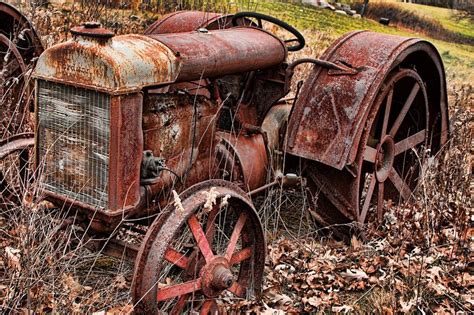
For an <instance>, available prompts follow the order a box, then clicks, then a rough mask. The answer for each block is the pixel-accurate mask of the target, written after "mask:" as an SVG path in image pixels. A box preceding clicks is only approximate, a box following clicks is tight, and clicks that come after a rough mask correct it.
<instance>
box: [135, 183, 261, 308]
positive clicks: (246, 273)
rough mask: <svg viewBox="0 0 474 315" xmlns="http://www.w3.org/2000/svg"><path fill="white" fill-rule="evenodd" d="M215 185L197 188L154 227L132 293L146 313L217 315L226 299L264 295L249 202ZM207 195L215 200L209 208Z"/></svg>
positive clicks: (258, 237)
mask: <svg viewBox="0 0 474 315" xmlns="http://www.w3.org/2000/svg"><path fill="white" fill-rule="evenodd" d="M215 183H216V181H212V184H211V185H207V186H206V185H202V184H198V185H197V186H200V189H198V190H194V192H193V193H191V194H190V195H189V196H188V197H186V194H185V195H184V196H183V195H182V196H180V198H181V200H182V206H183V208H182V209H180V207H178V208H176V205H172V207H171V208H173V209H172V210H170V209H168V210H167V212H165V213H167V215H166V216H167V218H166V219H163V218H161V219H158V221H159V222H158V221H156V222H155V223H154V224H153V225H152V227H150V231H149V233H148V234H147V237H146V238H145V240H144V244H143V245H142V248H143V250H141V251H140V254H139V258H138V259H137V266H143V270H140V271H139V272H138V271H137V270H138V269H136V272H135V278H134V290H133V291H134V299H135V301H137V302H141V305H140V306H139V307H141V308H143V310H144V311H146V312H149V313H169V314H180V313H183V312H191V311H199V312H200V313H201V314H208V313H215V312H217V311H218V310H219V309H220V307H221V306H222V304H224V303H223V301H224V298H225V299H226V301H233V300H235V299H242V298H249V297H251V296H252V295H254V294H257V293H258V292H259V291H260V289H261V287H260V286H261V278H262V274H263V267H264V252H265V243H264V238H263V231H262V228H261V226H260V222H259V221H258V218H257V217H256V214H255V210H254V209H253V207H252V206H251V204H250V202H249V201H248V200H246V198H243V197H242V195H240V194H241V193H238V194H236V193H235V191H240V190H238V188H234V189H231V190H229V189H228V188H222V187H220V188H217V190H216V189H215V186H214V185H215ZM204 184H205V183H204ZM211 187H214V188H211ZM206 194H207V196H210V195H212V196H213V198H214V197H215V204H213V206H212V207H211V208H209V207H207V206H206V200H205V198H206V197H204V199H203V196H206ZM167 208H168V207H167ZM183 210H184V211H183ZM256 220H257V221H256ZM171 230H174V231H172V233H170V232H171ZM165 240H166V241H165ZM147 243H148V245H147ZM150 243H151V244H150ZM156 253H162V255H158V256H160V257H158V256H157V255H156ZM262 255H263V256H262ZM138 268H140V267H138Z"/></svg>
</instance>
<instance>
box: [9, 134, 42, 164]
mask: <svg viewBox="0 0 474 315" xmlns="http://www.w3.org/2000/svg"><path fill="white" fill-rule="evenodd" d="M34 144H35V138H34V134H33V133H22V134H17V135H14V136H11V137H9V138H6V139H3V140H0V160H2V159H4V158H5V157H6V156H7V155H10V154H12V153H14V152H18V151H22V150H25V149H27V148H30V147H32V146H33V145H34Z"/></svg>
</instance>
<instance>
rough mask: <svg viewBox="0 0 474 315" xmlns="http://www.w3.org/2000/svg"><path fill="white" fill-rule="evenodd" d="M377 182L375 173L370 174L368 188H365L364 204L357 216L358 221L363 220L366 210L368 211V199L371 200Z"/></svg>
mask: <svg viewBox="0 0 474 315" xmlns="http://www.w3.org/2000/svg"><path fill="white" fill-rule="evenodd" d="M376 183H377V178H376V177H375V174H371V175H370V183H369V188H368V189H367V194H366V195H365V200H364V205H363V206H362V210H361V212H360V216H359V223H364V222H365V217H366V216H367V212H368V211H369V207H370V201H371V200H372V195H373V194H374V189H375V184H376Z"/></svg>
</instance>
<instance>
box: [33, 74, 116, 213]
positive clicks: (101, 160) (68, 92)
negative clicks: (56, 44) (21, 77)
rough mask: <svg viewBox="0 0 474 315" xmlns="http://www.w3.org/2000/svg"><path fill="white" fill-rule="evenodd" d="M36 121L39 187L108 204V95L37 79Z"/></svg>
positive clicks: (92, 202)
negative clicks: (40, 167) (41, 166)
mask: <svg viewBox="0 0 474 315" xmlns="http://www.w3.org/2000/svg"><path fill="white" fill-rule="evenodd" d="M38 122H39V124H38V126H39V130H38V132H39V133H38V153H39V156H40V159H41V161H42V164H40V165H43V167H44V169H43V179H42V185H43V187H44V188H45V189H46V190H48V191H51V192H53V193H56V194H59V195H63V196H67V197H68V198H69V199H73V200H78V201H81V202H83V203H86V204H89V205H92V206H94V207H97V208H101V209H104V208H107V205H108V194H107V191H108V175H109V174H108V164H109V130H110V96H109V95H107V94H104V93H99V92H95V91H91V90H87V89H82V88H76V87H73V86H68V85H63V84H57V83H52V82H48V81H42V80H39V81H38Z"/></svg>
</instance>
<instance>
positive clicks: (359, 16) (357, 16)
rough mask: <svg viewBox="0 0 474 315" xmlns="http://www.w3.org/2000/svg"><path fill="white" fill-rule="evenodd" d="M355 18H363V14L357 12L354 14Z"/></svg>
mask: <svg viewBox="0 0 474 315" xmlns="http://www.w3.org/2000/svg"><path fill="white" fill-rule="evenodd" d="M352 17H353V18H354V19H361V18H362V15H360V14H358V13H356V14H354V15H353V16H352Z"/></svg>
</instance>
